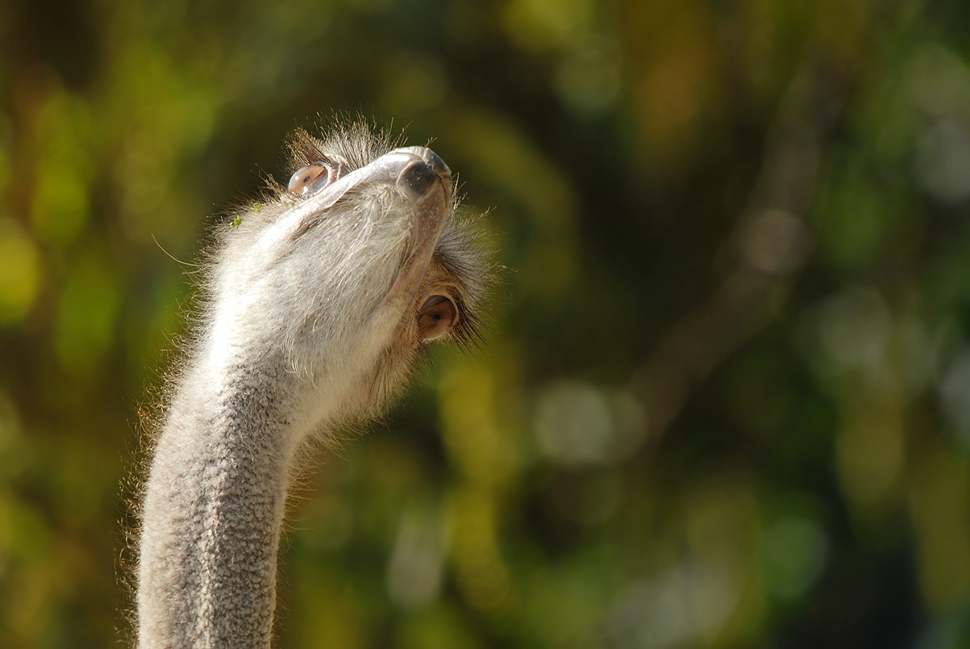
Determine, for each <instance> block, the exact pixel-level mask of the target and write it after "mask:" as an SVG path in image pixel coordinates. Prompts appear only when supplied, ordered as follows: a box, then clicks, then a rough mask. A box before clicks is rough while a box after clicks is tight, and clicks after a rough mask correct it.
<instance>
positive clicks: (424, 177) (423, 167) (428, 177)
mask: <svg viewBox="0 0 970 649" xmlns="http://www.w3.org/2000/svg"><path fill="white" fill-rule="evenodd" d="M438 180H439V177H438V174H437V173H435V171H434V169H432V168H431V166H430V165H428V164H427V163H425V162H415V163H414V164H412V165H410V166H409V167H408V168H407V169H405V170H404V171H402V172H401V175H400V176H399V177H398V182H399V183H404V185H405V186H407V188H408V189H409V190H410V191H411V193H412V194H414V195H415V196H424V195H425V194H427V193H428V190H430V189H431V186H432V185H433V184H434V183H435V182H437V181H438Z"/></svg>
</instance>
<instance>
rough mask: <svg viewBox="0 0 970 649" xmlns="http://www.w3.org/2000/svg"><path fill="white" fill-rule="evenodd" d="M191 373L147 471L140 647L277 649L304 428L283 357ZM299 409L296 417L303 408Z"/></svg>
mask: <svg viewBox="0 0 970 649" xmlns="http://www.w3.org/2000/svg"><path fill="white" fill-rule="evenodd" d="M243 358H245V356H243V355H238V356H236V357H235V359H237V360H235V361H234V360H233V357H232V355H230V356H229V360H225V357H224V358H223V359H216V358H213V357H212V356H210V357H208V358H203V359H201V360H202V362H201V363H200V364H199V366H198V367H196V368H195V369H193V370H189V371H188V373H187V374H186V375H185V376H184V380H183V382H182V384H181V387H180V389H179V390H178V392H177V393H176V394H175V397H174V400H173V402H172V407H171V410H170V411H169V413H168V418H167V421H166V424H165V427H164V429H163V431H162V435H161V437H160V438H159V440H158V446H157V448H156V451H155V458H154V461H153V464H152V468H151V473H150V476H149V480H148V485H147V491H146V496H145V504H144V511H143V512H142V513H143V521H144V524H143V529H142V539H141V553H140V567H139V589H138V618H139V621H138V623H139V640H138V641H139V647H140V649H149V648H151V649H162V648H166V649H167V648H179V649H187V648H190V647H191V648H193V649H201V648H216V647H225V648H230V647H231V648H232V649H256V648H260V649H267V648H268V647H269V646H270V639H271V635H272V628H273V611H274V608H275V604H276V561H277V550H278V547H279V538H280V531H281V528H282V522H283V515H284V507H285V501H286V492H287V488H288V480H289V473H290V466H291V464H292V461H293V457H294V455H295V450H296V448H297V446H298V444H299V442H300V439H301V438H302V436H303V435H302V433H301V429H303V428H305V426H303V425H301V424H300V423H299V422H295V421H294V420H293V419H292V417H293V416H294V415H297V413H298V412H299V408H297V407H295V406H297V405H298V404H296V403H294V400H295V399H296V395H297V393H298V391H296V390H293V389H290V388H292V386H293V385H294V383H295V379H296V377H295V376H294V375H293V373H292V372H287V371H286V370H285V364H284V363H283V362H282V359H266V358H264V359H262V361H257V362H242V361H241V360H239V359H243ZM297 416H298V415H297Z"/></svg>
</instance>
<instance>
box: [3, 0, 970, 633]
mask: <svg viewBox="0 0 970 649" xmlns="http://www.w3.org/2000/svg"><path fill="white" fill-rule="evenodd" d="M968 34H970V5H968V4H967V3H966V2H964V0H940V1H938V2H928V1H922V0H883V1H877V0H736V1H731V0H608V1H596V0H499V1H495V2H487V1H485V0H444V1H442V2H433V1H431V0H416V1H412V0H332V1H329V2H311V1H309V0H304V1H295V2H287V1H277V0H234V1H232V2H228V1H216V2H210V1H190V0H174V1H159V0H155V1H147V0H48V1H45V2H35V1H33V0H29V1H28V0H0V647H3V648H6V649H19V648H34V647H36V648H47V647H57V648H60V647H64V648H73V647H111V646H118V645H119V643H125V642H127V638H128V635H129V630H128V627H127V623H126V622H125V619H126V618H125V614H124V611H125V610H127V609H128V608H129V607H130V599H129V597H128V596H127V595H126V594H125V593H126V590H125V587H124V586H122V585H121V584H124V583H125V579H126V578H125V572H126V566H127V565H128V564H127V562H128V561H129V560H130V557H131V553H130V550H128V549H127V545H126V544H127V540H126V538H127V537H126V533H125V530H126V528H127V527H130V526H131V524H132V521H131V518H130V515H129V514H128V513H127V512H128V503H127V502H126V499H128V498H130V497H131V494H132V493H133V489H132V487H131V486H130V481H129V476H131V475H132V472H133V471H134V472H135V473H136V474H137V469H136V464H137V462H138V458H139V448H140V447H139V443H138V435H139V433H138V430H139V418H140V415H139V412H141V411H147V412H150V411H151V410H152V408H153V407H155V406H156V405H157V403H156V401H155V400H154V397H153V394H154V393H156V392H157V388H158V386H159V384H160V378H159V377H160V376H162V375H163V373H164V371H165V368H166V367H167V363H168V362H170V361H171V359H172V356H173V355H172V354H171V351H172V350H173V349H174V345H175V343H174V342H173V341H174V340H176V339H177V337H178V335H179V334H180V332H181V330H182V329H181V328H182V320H181V319H180V315H179V313H180V305H186V304H191V291H192V288H191V286H192V279H191V270H192V267H191V266H188V265H183V264H180V263H178V262H177V261H175V260H173V258H175V259H178V260H182V261H185V262H191V261H192V260H193V259H194V258H195V255H196V253H197V252H198V250H199V249H200V246H201V245H202V244H201V242H202V241H203V240H204V238H205V236H206V233H207V232H208V231H209V229H210V228H212V227H219V225H220V224H222V226H223V227H225V219H226V214H227V211H228V210H229V209H230V208H231V206H232V205H234V204H238V203H239V202H240V201H242V200H246V197H248V196H255V195H256V194H257V193H258V191H259V190H260V187H261V186H262V178H263V176H265V175H274V176H276V177H277V178H280V179H285V178H286V176H287V175H288V173H289V170H287V169H285V168H284V166H283V160H284V159H283V157H282V155H281V143H282V141H283V138H284V137H285V134H286V133H287V132H288V131H290V130H292V129H293V128H295V127H298V126H312V124H313V123H314V122H315V121H316V120H317V119H318V117H317V116H318V115H320V116H322V119H323V121H324V122H328V121H332V116H333V115H334V112H333V111H343V112H344V113H350V114H356V113H358V112H359V113H361V114H363V115H365V116H367V117H369V118H372V119H373V120H375V121H376V122H378V123H379V124H383V125H390V126H391V128H392V129H395V130H400V129H402V128H405V127H406V128H407V133H408V135H409V138H410V141H411V142H413V143H419V144H423V143H425V142H427V141H429V140H430V139H431V138H434V144H433V146H434V147H435V149H436V150H437V152H438V153H439V154H440V155H441V156H442V157H443V158H444V159H445V160H446V161H447V162H448V163H449V165H450V166H451V167H452V168H453V169H455V170H456V171H457V172H458V173H459V177H460V181H461V184H462V189H463V192H464V193H465V194H466V195H467V198H466V201H465V206H466V209H467V210H468V211H469V212H473V213H474V212H479V213H481V212H485V211H486V210H488V211H489V212H488V216H487V218H486V219H485V221H484V228H485V229H486V230H487V232H488V240H489V241H490V245H492V246H493V247H494V249H495V251H496V252H495V254H494V261H495V263H496V264H499V265H501V266H503V267H504V270H502V271H501V272H500V273H499V283H498V285H497V287H496V288H495V290H494V291H493V295H492V297H493V299H492V306H491V308H490V313H489V314H488V315H487V317H486V320H487V322H488V323H489V327H488V331H487V333H486V335H485V343H484V345H483V346H482V347H481V348H480V349H476V350H473V351H472V352H471V353H470V354H463V353H460V352H458V351H455V350H441V351H437V352H435V354H434V355H433V359H432V362H430V363H428V364H426V365H425V366H424V367H423V368H422V369H421V370H420V371H419V372H418V373H417V377H416V380H415V384H414V386H413V389H412V390H411V392H410V394H409V397H408V398H407V399H406V400H405V401H404V402H403V403H401V404H398V405H397V406H396V407H395V408H394V409H393V410H392V411H391V412H390V413H389V414H388V416H387V417H386V418H384V419H383V420H382V421H380V422H379V423H377V424H374V425H371V426H370V427H369V432H368V434H367V435H366V436H365V437H363V438H362V439H360V440H357V441H355V442H354V443H352V444H348V445H347V446H346V447H345V448H344V449H342V450H341V451H340V452H339V453H338V454H334V455H330V456H329V457H326V458H323V457H321V458H320V459H321V464H320V466H319V467H318V470H317V471H315V472H313V473H311V474H309V475H308V478H307V481H306V482H307V485H306V489H304V490H302V491H301V494H300V500H299V502H298V503H296V506H295V508H294V513H293V515H292V517H291V522H290V529H289V531H288V533H287V536H286V539H285V540H284V543H283V546H284V551H283V564H282V565H283V570H282V578H281V588H280V591H281V598H282V604H281V606H280V609H279V620H280V622H279V624H278V640H279V642H278V646H280V647H339V648H340V649H354V648H358V647H369V648H374V649H378V648H381V649H383V648H390V647H401V648H414V649H418V648H432V649H435V648H440V649H466V648H468V649H474V648H483V647H522V648H526V647H530V648H531V647H543V648H550V649H569V648H574V647H575V648H581V647H582V648H585V647H589V648H604V649H606V648H616V649H624V648H641V647H642V648H652V647H786V648H787V647H796V648H799V647H805V648H815V647H853V648H854V647H874V648H884V647H914V648H918V649H943V648H948V647H967V646H970V462H968V452H970V354H968V350H970V344H968V338H970V39H968ZM786 242H788V243H790V244H792V245H791V246H789V248H787V249H786V248H785V245H784V244H785V243H786ZM126 485H129V486H126Z"/></svg>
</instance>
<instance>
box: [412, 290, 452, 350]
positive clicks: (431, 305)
mask: <svg viewBox="0 0 970 649" xmlns="http://www.w3.org/2000/svg"><path fill="white" fill-rule="evenodd" d="M457 323H458V308H457V307H456V306H455V303H454V301H452V299H451V298H450V297H448V296H445V295H432V296H431V297H429V298H428V299H427V300H425V302H424V306H422V307H421V309H420V310H419V311H418V332H419V333H420V334H421V340H422V341H423V342H429V341H431V340H436V339H438V338H441V337H442V336H444V335H445V334H447V333H449V332H450V331H451V330H452V329H454V327H455V325H456V324H457Z"/></svg>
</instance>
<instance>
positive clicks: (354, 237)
mask: <svg viewBox="0 0 970 649" xmlns="http://www.w3.org/2000/svg"><path fill="white" fill-rule="evenodd" d="M289 149H290V152H291V157H292V159H293V166H294V167H296V168H297V170H296V172H295V173H294V174H293V176H292V177H291V178H290V181H289V184H288V186H287V187H282V186H278V185H276V184H275V183H272V181H271V184H272V196H271V197H269V198H267V199H265V201H264V202H263V203H257V204H254V205H252V206H250V207H247V208H246V209H245V210H243V212H242V213H241V214H240V215H239V216H237V217H236V218H234V219H232V220H231V222H229V223H227V224H226V225H225V226H224V227H223V228H222V230H223V231H222V232H221V236H220V241H219V243H218V245H217V246H216V252H215V253H214V254H213V255H212V257H211V260H210V263H209V264H208V265H207V266H208V272H207V273H206V279H205V280H204V282H203V285H202V286H203V295H204V299H203V307H202V309H201V315H200V317H199V318H198V320H197V322H196V323H195V330H194V334H193V336H192V342H191V343H189V345H188V348H187V349H186V354H185V357H186V360H185V362H184V363H183V364H182V366H181V369H179V370H178V371H177V372H176V374H175V376H174V377H173V380H172V381H171V382H170V383H171V387H170V389H169V390H168V397H167V398H166V400H165V406H164V409H163V413H164V414H163V417H162V420H161V422H160V427H159V429H160V435H159V436H158V438H157V442H156V444H155V450H154V458H153V460H152V463H151V468H150V472H149V475H148V479H147V482H146V487H145V493H144V501H143V506H142V511H141V520H142V524H141V525H142V527H141V536H140V551H139V564H138V571H137V579H138V588H137V627H138V646H139V647H140V649H161V648H180V649H184V648H189V647H192V648H203V647H205V648H216V647H223V648H226V649H230V648H231V649H257V648H258V649H266V648H268V647H269V646H270V641H271V635H272V629H273V614H274V608H275V604H276V561H277V552H278V548H279V539H280V533H281V528H282V524H283V517H284V506H285V501H286V496H287V490H288V488H289V486H290V482H291V476H292V472H293V471H294V464H295V463H296V462H295V458H296V457H297V455H298V449H300V447H301V445H303V444H305V443H306V442H307V440H308V439H311V438H313V437H320V436H322V437H323V438H324V440H326V439H327V437H328V436H331V437H332V435H333V432H334V431H336V430H340V429H341V428H343V427H346V426H347V425H348V424H352V423H353V422H356V421H361V420H362V419H365V418H367V417H368V416H372V415H374V414H376V413H377V412H379V411H380V410H381V408H382V407H383V406H384V405H385V404H386V403H387V402H388V400H389V398H391V397H392V396H393V395H394V394H395V393H396V392H397V391H398V390H399V388H401V386H402V385H403V384H404V382H405V380H406V378H407V374H408V369H409V366H410V365H411V363H412V361H413V360H414V358H415V356H416V354H417V353H418V352H419V351H420V350H421V349H422V348H424V347H425V346H426V345H427V344H428V343H430V342H431V341H434V340H439V339H447V338H450V339H454V340H457V341H459V342H461V341H467V340H469V338H471V337H474V336H475V335H476V323H477V321H478V318H477V316H476V310H477V308H478V306H479V303H480V297H481V292H482V286H483V280H484V276H485V274H486V272H485V271H486V269H485V266H484V264H483V263H482V262H481V257H480V255H479V253H478V252H476V245H475V244H474V241H473V237H472V236H471V235H470V234H469V232H468V228H467V227H466V226H465V225H464V224H463V223H462V222H457V221H455V219H454V199H453V191H454V183H453V180H452V176H451V172H450V170H449V169H448V166H447V165H445V163H444V162H443V161H442V160H441V158H439V157H438V156H437V155H436V154H435V153H434V152H433V151H431V150H430V149H427V148H424V147H405V148H394V143H393V142H391V141H390V140H389V139H388V138H387V136H386V135H384V134H376V133H373V132H372V131H371V130H370V129H369V128H368V127H366V126H364V125H360V124H358V125H354V126H351V127H347V128H343V129H340V130H336V131H334V132H331V133H330V134H329V135H328V136H326V137H325V138H323V139H317V138H315V137H311V136H310V135H308V134H307V133H305V132H298V133H297V134H296V135H295V136H294V137H293V139H292V140H291V142H290V145H289Z"/></svg>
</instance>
